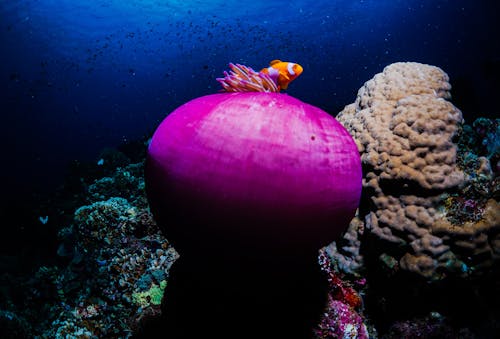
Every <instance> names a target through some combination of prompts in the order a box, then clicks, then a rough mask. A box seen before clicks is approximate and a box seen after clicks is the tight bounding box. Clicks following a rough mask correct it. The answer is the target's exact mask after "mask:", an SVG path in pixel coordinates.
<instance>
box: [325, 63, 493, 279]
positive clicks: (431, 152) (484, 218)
mask: <svg viewBox="0 0 500 339" xmlns="http://www.w3.org/2000/svg"><path fill="white" fill-rule="evenodd" d="M450 89H451V86H450V84H449V82H448V76H447V75H446V73H445V72H443V71H442V70H441V69H440V68H438V67H435V66H430V65H425V64H419V63H412V62H406V63H395V64H392V65H389V66H387V67H386V68H385V69H384V70H383V72H382V73H379V74H377V75H375V77H374V78H373V79H371V80H369V81H368V82H366V83H365V84H364V86H363V87H362V88H361V89H360V90H359V92H358V95H357V98H356V101H355V102H354V103H353V104H350V105H348V106H346V107H345V108H344V110H343V111H342V112H341V113H340V114H339V115H338V116H337V119H338V120H339V121H340V122H341V123H342V124H343V125H344V126H345V127H346V128H347V129H348V130H349V131H350V132H351V134H352V136H353V137H354V139H355V141H356V144H357V146H358V150H359V152H360V154H361V159H362V164H363V170H364V173H363V175H364V179H363V190H364V193H363V195H364V200H362V202H361V205H360V208H359V211H358V216H357V217H356V218H355V219H353V221H352V222H351V228H350V231H349V232H348V233H347V234H346V238H345V239H344V243H347V245H346V246H344V247H343V248H339V249H338V250H337V247H340V246H339V244H332V245H331V246H330V247H329V249H330V250H331V251H330V252H332V253H331V255H332V256H333V257H336V260H334V261H335V262H337V263H338V264H339V263H340V264H341V266H343V268H345V269H346V270H347V271H349V270H350V271H351V272H350V273H355V271H356V270H357V269H358V268H359V267H360V266H361V262H362V260H363V258H362V256H361V255H360V253H359V248H360V246H362V244H361V242H362V241H360V237H361V236H368V237H369V238H370V239H372V241H373V239H375V243H377V244H378V245H380V246H374V247H376V248H377V249H376V252H377V253H376V254H377V255H379V259H380V262H383V263H385V265H386V266H388V267H389V269H392V270H399V269H402V270H405V271H411V272H414V273H416V274H418V275H420V276H422V277H424V278H425V279H428V280H440V279H442V278H444V277H446V276H449V275H458V276H465V275H469V274H472V273H478V272H479V271H480V268H483V267H489V266H491V264H492V263H493V262H495V261H497V260H498V259H499V254H500V252H499V251H500V241H499V239H500V238H499V237H500V236H499V233H500V226H499V219H500V208H499V206H498V201H496V200H495V199H494V198H493V196H492V195H493V193H491V192H490V193H487V194H486V195H484V196H482V197H481V199H482V200H481V199H479V198H477V197H473V198H474V200H473V201H474V202H475V203H477V207H474V208H476V209H475V212H476V214H478V215H479V217H477V218H475V220H461V221H460V222H457V220H456V218H455V219H453V218H451V214H450V212H449V210H448V209H447V206H448V207H449V205H447V204H446V201H447V199H448V202H449V199H450V197H453V196H456V195H457V194H458V193H460V192H463V190H464V188H467V187H471V186H473V185H475V184H476V182H475V181H474V178H475V177H476V176H477V175H479V174H477V173H476V172H477V171H476V172H474V171H472V172H474V173H472V172H470V171H467V170H464V169H462V168H460V166H459V165H458V164H457V144H455V138H456V135H457V133H458V132H459V130H460V129H461V126H462V123H463V120H462V113H461V112H460V110H459V109H457V108H456V107H455V106H454V105H453V104H452V103H451V102H450V101H448V99H450V98H451V96H450ZM482 161H483V163H484V164H483V166H481V171H482V174H481V175H483V176H485V177H486V180H487V181H488V180H489V182H491V181H492V180H493V178H494V176H495V174H494V173H493V172H492V170H491V166H490V165H489V163H488V159H487V158H483V160H482ZM478 170H479V168H478ZM476 174H477V175H476ZM476 186H477V185H476ZM471 201H472V200H471ZM481 201H483V202H481ZM470 204H472V202H470ZM474 206H475V205H474ZM469 219H470V218H469ZM450 220H451V221H450ZM327 251H328V249H327Z"/></svg>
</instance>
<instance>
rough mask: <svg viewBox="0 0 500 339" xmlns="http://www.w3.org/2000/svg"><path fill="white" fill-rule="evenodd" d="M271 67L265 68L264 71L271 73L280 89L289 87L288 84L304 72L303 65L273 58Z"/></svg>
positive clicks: (270, 75)
mask: <svg viewBox="0 0 500 339" xmlns="http://www.w3.org/2000/svg"><path fill="white" fill-rule="evenodd" d="M269 65H270V66H269V67H267V68H263V69H262V70H261V72H262V73H264V74H267V75H269V77H270V78H271V79H273V81H274V82H275V83H276V85H277V86H278V89H287V88H288V84H289V83H290V82H292V81H293V80H294V79H295V78H296V77H298V76H299V75H300V74H302V71H303V70H304V69H303V68H302V66H300V65H299V64H296V63H293V62H286V61H281V60H273V61H271V62H270V63H269Z"/></svg>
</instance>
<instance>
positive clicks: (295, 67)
mask: <svg viewBox="0 0 500 339" xmlns="http://www.w3.org/2000/svg"><path fill="white" fill-rule="evenodd" d="M292 69H293V71H294V72H295V73H297V74H300V73H302V71H303V68H302V66H300V65H299V64H293V67H292Z"/></svg>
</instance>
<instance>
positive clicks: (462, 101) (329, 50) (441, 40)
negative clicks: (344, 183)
mask: <svg viewBox="0 0 500 339" xmlns="http://www.w3.org/2000/svg"><path fill="white" fill-rule="evenodd" d="M492 3H493V1H492ZM495 20H496V19H495V11H494V8H493V4H489V3H488V2H486V1H480V2H473V1H464V0H458V1H445V0H437V1H436V0H434V1H426V0H424V1H411V0H407V1H402V0H399V1H381V0H364V1H363V0H358V1H344V0H342V1H341V0H336V1H332V0H318V1H276V0H271V1H257V0H255V1H252V2H245V3H242V2H239V1H146V0H131V1H118V0H101V1H97V0H95V1H92V0H82V1H78V2H75V1H68V0H60V1H49V0H44V1H37V0H19V1H2V2H1V3H0V41H1V45H2V46H3V47H2V50H3V52H2V55H1V62H0V79H1V81H0V83H1V86H2V87H1V93H2V98H3V99H2V106H3V107H2V124H1V129H2V130H1V132H0V135H1V136H2V145H3V151H2V158H3V161H2V163H3V164H4V165H3V166H2V177H3V178H9V179H8V180H7V186H6V191H5V192H8V193H6V195H11V196H12V195H25V194H29V193H30V192H33V191H47V190H50V189H52V188H53V187H54V186H55V185H57V184H58V183H60V181H61V176H62V175H63V174H64V171H65V164H67V163H68V161H71V160H93V159H95V160H96V161H97V160H98V159H96V157H97V154H98V151H99V150H100V149H102V148H103V147H107V146H114V145H117V144H119V143H121V142H124V141H127V140H132V139H135V138H139V137H142V136H144V135H146V134H148V133H151V132H152V130H154V128H155V126H157V124H158V122H159V121H161V120H162V119H163V118H164V117H165V115H166V114H167V113H169V112H170V111H172V110H173V109H174V108H175V107H177V106H179V105H180V104H182V103H184V102H186V101H188V100H190V99H192V98H195V97H198V96H201V95H205V94H210V93H214V92H217V91H218V90H219V85H218V83H217V82H216V81H215V78H216V77H218V76H221V75H222V71H223V70H225V69H227V64H228V63H229V62H238V63H242V64H245V65H248V66H251V67H254V68H255V69H260V68H261V67H264V66H267V64H268V62H269V61H270V60H273V59H277V58H278V59H283V60H287V61H295V62H298V63H300V64H301V65H303V66H304V69H305V71H304V73H303V75H302V76H301V78H300V80H298V81H296V82H294V83H293V84H292V85H291V86H290V88H289V90H288V92H289V93H290V94H291V95H294V96H296V97H299V98H300V99H302V100H304V101H306V102H309V103H312V104H314V105H317V106H320V107H322V108H324V109H325V110H327V111H329V112H331V113H332V114H336V113H337V112H338V111H339V110H341V109H342V108H343V106H344V105H346V104H349V103H351V102H353V101H354V99H355V96H356V92H357V90H358V89H359V87H360V86H361V85H362V84H363V83H364V82H365V81H367V80H369V79H370V78H371V77H372V76H373V75H374V74H376V73H378V72H380V71H381V70H382V69H383V67H385V66H386V65H388V64H390V63H392V62H397V61H418V62H422V63H429V64H433V65H436V66H439V67H441V68H443V69H444V70H445V71H446V72H447V73H448V74H449V75H450V77H451V82H452V84H453V85H454V86H455V92H454V93H455V94H456V101H455V104H456V105H457V106H458V107H459V108H461V109H462V110H464V115H465V116H466V117H467V116H471V115H483V116H484V115H486V116H494V115H496V114H497V113H498V111H497V110H496V107H495V106H496V105H494V103H493V102H492V101H491V100H489V98H491V97H492V96H494V95H495V93H497V92H498V89H499V85H498V82H497V81H496V80H497V78H498V72H499V67H500V66H499V62H500V54H499V41H498V39H495V38H492V37H494V36H495V33H497V32H498V31H499V29H498V24H496V23H495Z"/></svg>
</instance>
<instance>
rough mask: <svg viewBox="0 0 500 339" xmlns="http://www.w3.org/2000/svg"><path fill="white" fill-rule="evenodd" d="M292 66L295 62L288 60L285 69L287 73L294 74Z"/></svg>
mask: <svg viewBox="0 0 500 339" xmlns="http://www.w3.org/2000/svg"><path fill="white" fill-rule="evenodd" d="M293 66H295V64H294V63H293V62H289V63H288V66H287V67H286V70H287V71H288V73H290V75H295V72H294V71H293Z"/></svg>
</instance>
